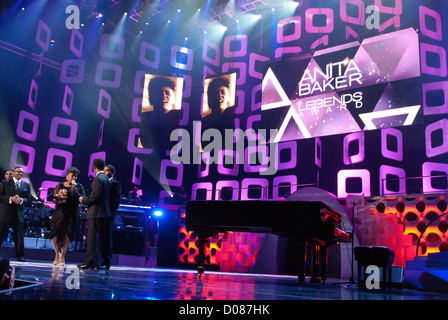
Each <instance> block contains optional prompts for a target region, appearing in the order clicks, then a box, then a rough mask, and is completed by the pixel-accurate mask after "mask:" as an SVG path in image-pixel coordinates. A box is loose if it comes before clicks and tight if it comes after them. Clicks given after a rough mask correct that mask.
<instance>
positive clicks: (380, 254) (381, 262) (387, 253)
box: [354, 246, 395, 290]
mask: <svg viewBox="0 0 448 320" xmlns="http://www.w3.org/2000/svg"><path fill="white" fill-rule="evenodd" d="M354 252H355V259H356V261H357V262H358V287H359V288H360V287H361V286H362V282H361V275H362V274H361V270H362V268H364V278H365V279H366V276H365V275H366V270H367V267H368V266H376V267H378V268H382V270H383V281H382V282H381V285H382V287H383V289H386V278H387V287H388V288H389V290H390V289H391V288H392V264H393V263H394V261H395V252H394V251H393V250H391V249H389V248H388V247H368V246H360V247H356V248H355V251H354ZM364 281H365V280H364Z"/></svg>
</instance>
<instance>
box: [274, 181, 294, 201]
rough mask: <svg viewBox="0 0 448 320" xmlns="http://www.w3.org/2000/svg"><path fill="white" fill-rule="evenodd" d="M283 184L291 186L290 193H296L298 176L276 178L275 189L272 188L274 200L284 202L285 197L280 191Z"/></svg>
mask: <svg viewBox="0 0 448 320" xmlns="http://www.w3.org/2000/svg"><path fill="white" fill-rule="evenodd" d="M281 184H289V186H290V188H289V193H294V192H296V191H297V176H295V175H289V176H278V177H275V178H274V181H273V188H272V200H282V199H283V197H282V196H280V194H279V191H280V187H282V188H283V187H284V186H280V185H281Z"/></svg>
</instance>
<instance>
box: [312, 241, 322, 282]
mask: <svg viewBox="0 0 448 320" xmlns="http://www.w3.org/2000/svg"><path fill="white" fill-rule="evenodd" d="M319 249H320V246H319V244H317V243H313V271H312V273H311V280H310V281H311V283H318V282H320V280H319V278H318V277H317V273H318V270H319V251H320V250H319Z"/></svg>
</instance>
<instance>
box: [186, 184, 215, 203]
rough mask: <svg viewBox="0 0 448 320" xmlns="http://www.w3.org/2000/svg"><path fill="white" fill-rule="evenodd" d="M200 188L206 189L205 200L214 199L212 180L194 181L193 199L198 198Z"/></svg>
mask: <svg viewBox="0 0 448 320" xmlns="http://www.w3.org/2000/svg"><path fill="white" fill-rule="evenodd" d="M199 190H205V191H206V199H205V200H213V185H212V183H211V182H198V183H194V184H193V186H192V187H191V200H198V198H197V195H198V191H199ZM201 200H202V199H201Z"/></svg>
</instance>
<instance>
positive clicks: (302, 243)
mask: <svg viewBox="0 0 448 320" xmlns="http://www.w3.org/2000/svg"><path fill="white" fill-rule="evenodd" d="M295 242H296V248H297V262H298V264H297V265H298V268H297V269H298V270H297V276H298V279H299V282H304V281H305V260H306V240H302V239H296V240H295Z"/></svg>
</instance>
